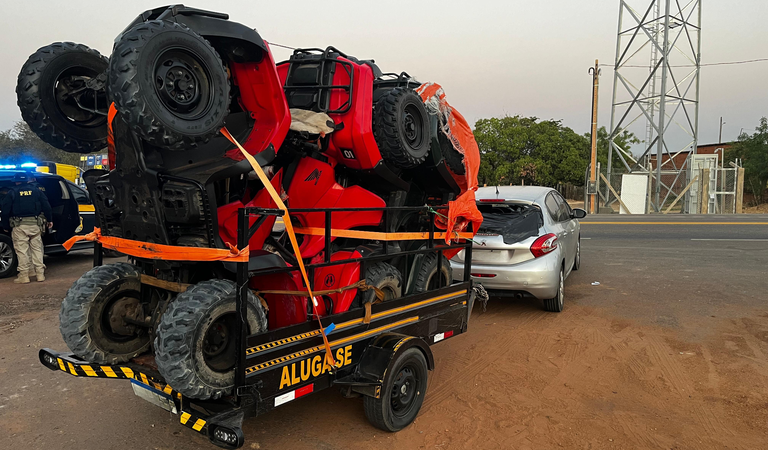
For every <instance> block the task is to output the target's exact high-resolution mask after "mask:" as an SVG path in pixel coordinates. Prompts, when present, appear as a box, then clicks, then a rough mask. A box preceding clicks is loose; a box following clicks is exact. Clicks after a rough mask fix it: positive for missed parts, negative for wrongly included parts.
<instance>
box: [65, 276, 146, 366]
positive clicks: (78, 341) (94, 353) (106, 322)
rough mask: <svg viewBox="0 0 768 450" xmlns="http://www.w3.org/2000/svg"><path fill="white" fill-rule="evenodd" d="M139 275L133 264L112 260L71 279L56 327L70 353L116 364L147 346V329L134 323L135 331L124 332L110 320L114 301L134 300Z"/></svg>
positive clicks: (142, 350)
mask: <svg viewBox="0 0 768 450" xmlns="http://www.w3.org/2000/svg"><path fill="white" fill-rule="evenodd" d="M140 277H141V273H140V272H139V269H138V268H137V267H136V266H134V265H132V264H128V263H116V264H107V265H104V266H98V267H94V268H93V269H91V270H89V271H88V272H86V273H85V274H84V275H83V276H82V277H80V279H78V280H77V281H75V283H74V284H73V285H72V287H71V288H69V290H68V291H67V295H66V297H64V301H63V302H62V303H61V311H60V312H59V330H60V331H61V336H62V337H63V338H64V342H66V344H67V346H68V347H69V349H70V350H72V353H74V354H75V355H77V356H78V357H80V358H82V359H84V360H86V361H89V362H92V363H94V364H119V363H124V362H126V361H128V360H129V359H131V358H133V357H135V356H138V355H140V354H141V353H143V352H145V351H146V350H147V349H148V348H149V343H150V338H149V334H148V333H147V329H145V328H141V327H136V326H134V329H135V333H133V334H132V335H126V334H125V332H124V331H123V332H122V333H121V332H116V331H115V330H114V328H113V327H112V324H111V322H110V316H112V314H110V311H111V308H113V307H114V306H115V305H116V304H117V302H120V301H124V299H134V301H133V303H134V304H136V303H138V300H139V298H140V297H139V294H140V291H141V281H140ZM123 326H125V324H123Z"/></svg>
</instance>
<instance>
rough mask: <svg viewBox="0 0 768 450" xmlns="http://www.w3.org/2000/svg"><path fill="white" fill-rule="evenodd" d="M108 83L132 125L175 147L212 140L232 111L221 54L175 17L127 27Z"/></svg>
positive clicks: (160, 143)
mask: <svg viewBox="0 0 768 450" xmlns="http://www.w3.org/2000/svg"><path fill="white" fill-rule="evenodd" d="M109 88H110V93H111V94H112V96H113V97H114V101H115V107H116V108H117V111H118V112H119V113H120V114H121V117H122V119H123V120H124V121H125V122H126V123H127V124H128V126H129V127H130V128H131V129H132V130H133V131H134V132H135V133H137V134H138V135H139V136H141V137H142V138H143V139H144V140H146V141H147V142H149V143H150V144H152V145H156V146H159V147H164V148H168V149H171V150H184V149H188V148H190V147H194V146H195V145H197V143H200V142H207V141H208V140H209V139H210V138H211V137H213V136H214V135H215V134H216V133H218V132H219V130H220V129H221V127H222V126H224V120H225V119H226V117H227V114H228V112H229V92H230V86H229V81H228V78H227V71H226V69H225V68H224V64H223V63H222V62H221V58H220V57H219V54H218V53H217V52H216V50H215V49H214V48H213V47H212V46H211V44H210V43H209V42H208V41H206V40H205V39H204V38H203V37H202V36H200V35H198V34H197V33H195V32H194V31H192V30H190V29H189V28H187V27H186V26H184V25H182V24H179V23H175V22H166V21H163V20H150V21H147V22H143V23H140V24H138V25H136V26H134V27H133V28H131V29H130V30H128V31H127V32H125V34H123V35H122V36H121V37H120V40H119V41H118V42H117V43H116V44H115V49H114V51H113V52H112V57H111V58H110V62H109Z"/></svg>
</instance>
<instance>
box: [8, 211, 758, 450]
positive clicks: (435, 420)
mask: <svg viewBox="0 0 768 450" xmlns="http://www.w3.org/2000/svg"><path fill="white" fill-rule="evenodd" d="M681 221H682V222H687V223H686V224H684V225H677V224H674V222H681ZM599 222H612V223H599ZM613 222H618V223H613ZM630 222H643V223H640V224H636V223H630ZM649 222H665V223H664V224H656V223H649ZM707 222H718V223H723V222H730V223H732V224H731V225H722V224H721V225H712V224H707ZM737 222H738V223H741V222H750V223H758V222H762V223H760V224H755V225H742V224H733V223H737ZM582 238H583V239H584V240H583V241H582V248H583V262H582V268H581V270H579V271H578V272H574V273H573V274H572V275H571V276H570V277H569V278H568V280H567V282H566V309H565V311H564V312H563V313H560V314H551V313H545V312H543V311H542V310H541V306H540V305H539V304H538V303H537V302H532V301H527V300H525V301H519V300H510V299H504V300H502V299H493V300H492V301H491V302H490V303H489V305H488V310H487V311H486V312H482V311H480V309H479V308H478V309H477V310H476V311H475V313H474V314H473V316H472V320H471V321H470V324H469V326H470V331H469V332H468V333H467V334H465V335H460V336H457V337H455V338H451V339H448V340H446V341H445V342H444V343H441V344H440V345H437V346H435V347H434V348H433V350H434V353H435V359H436V370H435V371H434V372H433V373H432V374H431V377H430V383H429V388H428V390H427V396H426V402H425V405H424V408H423V409H422V412H421V414H420V415H419V417H418V418H417V420H416V423H415V424H414V425H413V426H411V427H409V428H407V429H405V430H403V431H402V432H400V433H397V434H389V433H381V432H379V431H377V430H375V429H373V428H371V427H370V426H369V425H368V424H367V422H366V421H365V419H364V417H363V415H362V404H361V401H360V400H359V399H351V400H345V399H342V398H341V397H340V396H339V395H338V394H337V393H336V392H334V391H333V390H327V391H324V392H321V393H318V394H316V395H313V396H310V397H307V398H305V399H300V400H297V401H295V402H292V403H290V404H288V405H286V406H284V407H281V408H279V409H277V410H275V411H273V412H271V413H270V414H267V415H265V416H262V417H260V418H256V419H251V420H249V421H248V422H246V424H245V426H244V430H245V433H246V436H247V438H248V440H247V442H246V448H253V449H257V448H258V449H282V448H291V449H313V450H315V449H316V450H332V449H387V450H406V449H413V448H424V449H435V448H437V449H464V448H478V449H509V448H515V449H541V448H591V449H641V448H675V449H688V448H693V449H722V448H729V449H745V450H747V449H749V450H751V449H756V448H764V447H765V442H766V436H768V305H766V300H768V296H767V295H766V292H768V270H766V268H767V267H768V242H764V241H762V240H760V239H768V216H738V217H736V216H733V217H727V216H726V217H715V216H707V217H695V216H692V217H691V216H689V217H684V218H681V217H680V216H669V217H660V216H650V217H637V216H631V217H620V216H596V217H589V218H588V219H586V220H585V221H584V225H583V228H582ZM691 239H729V240H708V241H693V240H691ZM47 264H48V265H49V274H50V278H49V281H50V282H48V281H47V282H46V283H35V284H31V285H26V286H21V287H19V286H16V285H13V284H12V283H11V281H10V280H0V292H1V293H2V295H0V436H3V448H6V447H7V448H18V449H25V450H26V449H49V448H56V449H78V450H96V449H99V450H101V449H113V448H114V449H117V448H121V449H122V448H132V449H137V450H138V449H185V450H186V449H204V448H211V447H209V446H208V444H207V442H206V441H205V440H204V439H202V438H200V437H199V436H196V435H195V434H193V433H191V432H190V431H189V430H187V429H185V428H183V427H182V426H180V425H179V424H178V423H177V421H176V420H177V419H175V418H174V417H173V416H170V415H168V414H166V413H164V412H163V411H161V410H159V409H158V408H156V407H154V406H151V405H149V404H147V403H146V402H143V401H141V400H139V399H136V398H135V397H134V396H133V394H132V392H131V390H130V388H129V386H128V385H127V383H125V382H115V381H111V380H92V379H91V380H87V379H86V380H83V379H77V378H74V377H71V376H66V375H64V374H61V373H57V372H51V371H49V370H47V369H44V368H43V367H42V366H41V365H40V364H39V363H38V362H37V349H38V348H39V347H41V346H46V347H52V348H57V349H61V348H63V347H62V346H63V343H62V341H61V337H60V336H59V335H58V317H57V309H58V303H59V302H60V300H61V298H62V297H63V295H64V293H65V290H66V287H67V286H68V284H70V283H71V282H72V281H74V279H75V278H76V277H77V276H79V274H80V273H82V272H83V271H85V270H87V268H88V266H89V257H88V256H87V255H80V256H76V257H74V258H67V259H62V258H59V259H49V260H47ZM594 282H599V283H600V284H599V285H593V283H594Z"/></svg>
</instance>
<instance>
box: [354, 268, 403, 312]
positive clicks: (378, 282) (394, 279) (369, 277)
mask: <svg viewBox="0 0 768 450" xmlns="http://www.w3.org/2000/svg"><path fill="white" fill-rule="evenodd" d="M365 283H366V284H367V285H368V286H375V287H377V288H379V289H381V290H382V291H384V300H382V301H387V300H393V299H396V298H400V297H402V296H403V287H402V286H403V275H402V274H401V273H400V271H399V270H397V268H396V267H395V266H393V265H391V264H388V263H385V262H379V263H376V264H373V265H372V266H370V267H368V268H367V269H365ZM361 298H362V302H361V304H362V305H365V304H366V303H373V302H374V301H376V292H375V291H374V290H373V289H370V290H367V291H365V292H362V296H361Z"/></svg>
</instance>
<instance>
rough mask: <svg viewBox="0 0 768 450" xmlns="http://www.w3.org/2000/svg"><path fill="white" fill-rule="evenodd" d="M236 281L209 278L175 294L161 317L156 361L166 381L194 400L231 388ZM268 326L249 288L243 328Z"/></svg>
mask: <svg viewBox="0 0 768 450" xmlns="http://www.w3.org/2000/svg"><path fill="white" fill-rule="evenodd" d="M235 291H236V286H235V283H234V282H232V281H228V280H209V281H203V282H200V283H198V284H196V285H194V286H191V287H190V288H189V289H187V290H186V291H185V292H182V293H181V294H179V295H178V296H177V297H176V298H175V299H174V300H173V301H172V302H171V304H170V305H169V306H168V309H167V310H166V311H165V313H164V314H163V315H162V317H161V318H160V324H159V325H158V327H157V337H156V338H155V361H156V362H157V368H158V371H159V372H160V374H161V375H162V376H163V378H165V381H166V382H167V383H168V384H169V385H170V386H171V387H172V388H173V389H175V390H176V391H178V392H180V393H181V394H182V395H184V396H186V397H190V398H195V399H198V400H208V399H218V398H221V397H222V396H224V395H229V394H231V393H232V389H233V386H234V381H235V370H234V367H235V362H236V361H237V353H236V349H237V345H236V337H235V335H234V329H233V327H234V323H235V322H234V320H236V315H235ZM266 329H267V316H266V314H265V312H264V309H263V307H262V306H261V303H259V301H258V299H257V298H256V296H255V295H254V294H253V293H252V292H251V291H250V290H249V291H248V334H249V335H251V334H256V333H259V332H262V331H266Z"/></svg>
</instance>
